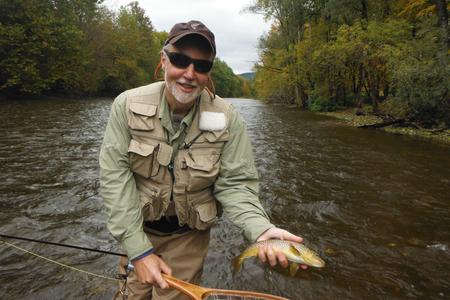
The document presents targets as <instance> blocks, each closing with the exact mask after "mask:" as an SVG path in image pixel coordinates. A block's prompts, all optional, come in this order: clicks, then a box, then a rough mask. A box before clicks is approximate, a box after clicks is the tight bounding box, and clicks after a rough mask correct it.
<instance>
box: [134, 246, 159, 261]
mask: <svg viewBox="0 0 450 300" xmlns="http://www.w3.org/2000/svg"><path fill="white" fill-rule="evenodd" d="M153 252H155V248H152V249H150V250H148V251H145V252H144V253H142V254H141V255H139V256H138V257H135V258H133V259H131V261H134V260H138V259H141V258H144V257H146V256H148V255H150V254H152V253H153Z"/></svg>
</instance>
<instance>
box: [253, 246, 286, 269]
mask: <svg viewBox="0 0 450 300" xmlns="http://www.w3.org/2000/svg"><path fill="white" fill-rule="evenodd" d="M258 258H259V260H260V261H261V262H262V263H265V262H267V261H268V262H269V264H270V265H271V266H272V267H274V266H275V265H276V264H277V262H278V263H279V264H280V265H281V266H282V267H283V268H286V267H287V266H288V264H289V262H288V260H287V258H286V256H285V255H284V254H283V253H282V252H275V251H274V250H273V249H272V247H267V246H265V247H260V248H259V250H258Z"/></svg>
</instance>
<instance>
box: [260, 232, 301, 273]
mask: <svg viewBox="0 0 450 300" xmlns="http://www.w3.org/2000/svg"><path fill="white" fill-rule="evenodd" d="M270 239H278V240H286V241H293V242H297V243H301V242H303V238H301V237H299V236H297V235H294V234H292V233H290V232H289V231H286V230H284V229H281V228H277V227H274V228H270V229H268V230H266V231H265V232H264V233H263V234H261V235H260V236H259V237H258V239H257V240H256V241H257V242H261V241H265V240H270ZM258 257H259V260H260V261H261V262H262V263H265V262H266V261H267V260H268V261H269V264H270V265H271V266H272V267H274V266H275V265H276V264H277V260H278V262H279V263H280V265H281V266H282V267H283V268H286V267H287V266H288V264H289V263H288V260H287V258H286V255H284V254H283V253H281V252H276V253H275V252H274V251H273V249H272V248H271V247H261V248H259V252H258ZM300 268H302V269H307V268H308V266H307V265H300Z"/></svg>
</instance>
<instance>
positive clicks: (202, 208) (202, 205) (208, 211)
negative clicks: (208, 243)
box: [188, 190, 217, 230]
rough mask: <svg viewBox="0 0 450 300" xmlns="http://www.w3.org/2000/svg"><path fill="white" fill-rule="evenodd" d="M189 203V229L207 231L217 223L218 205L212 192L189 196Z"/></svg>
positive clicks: (205, 191) (206, 191)
mask: <svg viewBox="0 0 450 300" xmlns="http://www.w3.org/2000/svg"><path fill="white" fill-rule="evenodd" d="M205 198H206V199H205ZM188 201H189V220H188V225H189V227H191V228H196V229H199V230H205V229H208V228H210V227H211V226H212V225H213V224H214V223H215V222H216V220H217V204H216V200H215V199H214V197H213V196H212V194H211V191H210V190H204V191H202V192H200V193H198V194H188ZM205 201H206V202H205Z"/></svg>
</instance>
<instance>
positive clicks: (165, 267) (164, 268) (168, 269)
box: [160, 260, 172, 275]
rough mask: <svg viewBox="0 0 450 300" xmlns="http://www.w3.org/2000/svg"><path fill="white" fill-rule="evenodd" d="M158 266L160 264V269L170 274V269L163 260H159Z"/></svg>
mask: <svg viewBox="0 0 450 300" xmlns="http://www.w3.org/2000/svg"><path fill="white" fill-rule="evenodd" d="M160 266H161V271H162V272H163V273H164V274H167V275H172V269H171V268H170V267H169V266H168V265H167V264H166V263H165V262H164V261H162V260H161V264H160Z"/></svg>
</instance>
